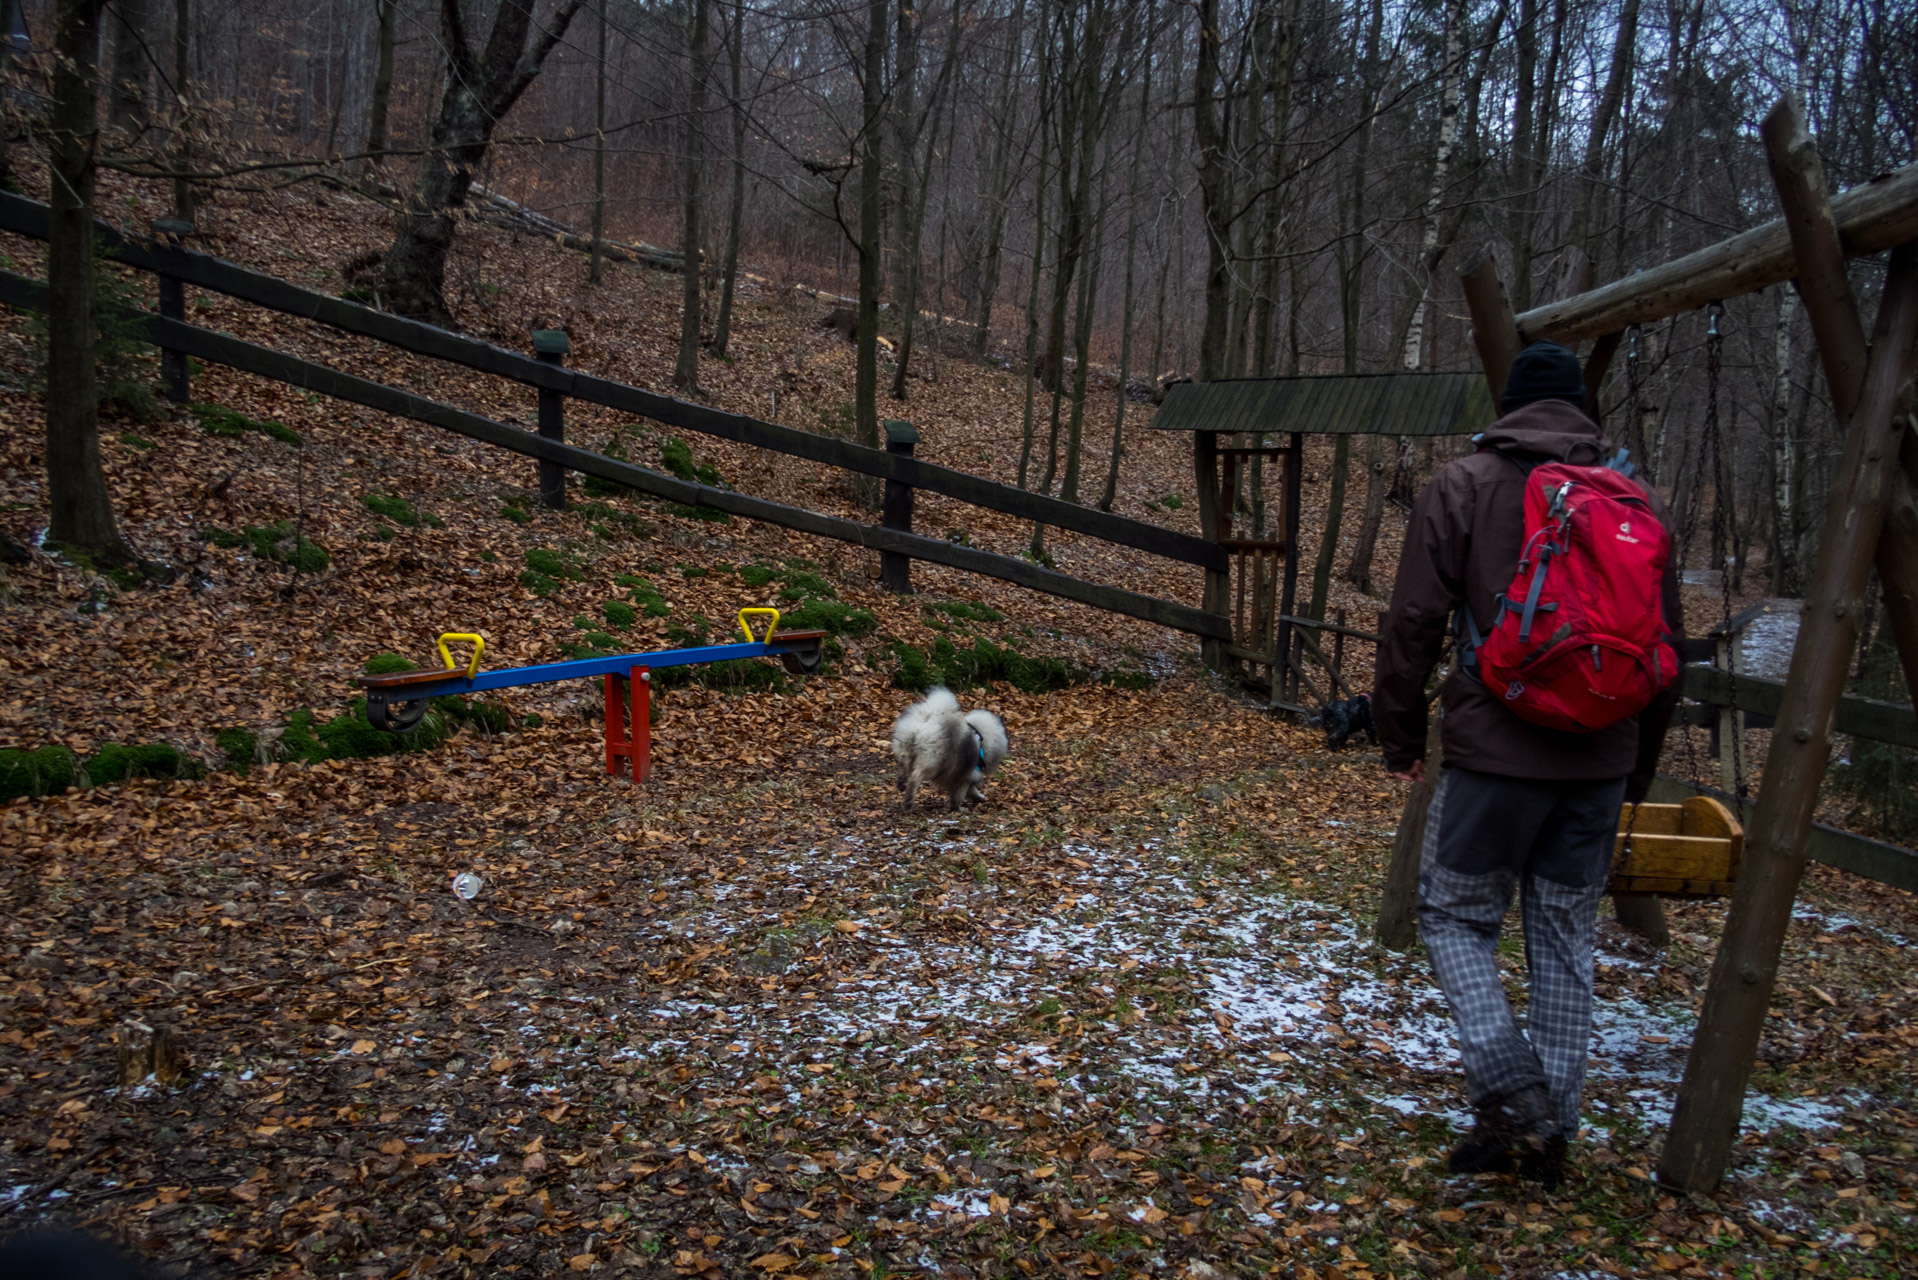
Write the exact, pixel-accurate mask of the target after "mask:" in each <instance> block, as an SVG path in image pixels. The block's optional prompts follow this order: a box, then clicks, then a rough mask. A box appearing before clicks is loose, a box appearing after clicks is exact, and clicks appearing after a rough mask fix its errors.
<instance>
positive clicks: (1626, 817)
mask: <svg viewBox="0 0 1918 1280" xmlns="http://www.w3.org/2000/svg"><path fill="white" fill-rule="evenodd" d="M1744 853H1745V829H1744V827H1742V826H1741V825H1739V822H1738V819H1737V818H1734V817H1733V816H1732V814H1731V810H1729V809H1727V808H1726V807H1725V806H1724V805H1722V804H1720V803H1719V802H1718V801H1716V800H1714V799H1712V798H1711V797H1710V796H1692V797H1690V798H1689V799H1687V800H1686V801H1685V802H1684V803H1683V804H1641V805H1629V804H1628V805H1626V806H1625V808H1624V810H1623V811H1622V812H1621V813H1620V814H1619V816H1618V844H1617V853H1616V855H1615V858H1614V861H1613V863H1612V878H1611V883H1610V884H1609V885H1608V886H1607V888H1608V890H1609V891H1610V892H1611V893H1612V894H1613V895H1615V896H1616V895H1622V896H1625V897H1632V896H1644V895H1647V894H1657V895H1658V896H1659V897H1661V898H1723V897H1728V896H1729V895H1730V894H1731V891H1732V882H1733V881H1734V880H1736V879H1737V878H1738V863H1739V860H1740V859H1741V858H1742V857H1743V856H1744Z"/></svg>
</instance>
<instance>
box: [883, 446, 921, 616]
mask: <svg viewBox="0 0 1918 1280" xmlns="http://www.w3.org/2000/svg"><path fill="white" fill-rule="evenodd" d="M885 427H886V452H887V453H896V454H899V455H900V456H901V457H906V458H910V457H911V456H912V449H913V446H914V445H916V444H918V443H919V433H918V432H917V431H915V430H914V429H913V426H912V424H911V423H910V422H901V421H899V420H898V419H889V420H887V422H886V424H885ZM879 523H881V524H882V525H884V526H885V527H886V528H888V529H897V530H899V531H900V532H902V533H911V532H912V486H911V485H909V484H900V483H899V482H898V481H897V480H888V481H886V489H885V497H884V498H883V500H882V501H881V503H880V518H879ZM879 581H880V582H881V583H882V584H883V585H884V586H885V588H886V590H888V591H894V592H897V593H898V594H900V595H902V596H909V595H911V594H912V557H911V556H908V555H906V554H904V553H903V552H898V551H881V552H880V553H879Z"/></svg>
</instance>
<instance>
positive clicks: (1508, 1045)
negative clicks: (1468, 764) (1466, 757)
mask: <svg viewBox="0 0 1918 1280" xmlns="http://www.w3.org/2000/svg"><path fill="white" fill-rule="evenodd" d="M1624 794H1625V782H1624V779H1622V778H1618V779H1607V780H1603V781H1597V782H1551V781H1545V780H1542V779H1536V778H1511V777H1506V776H1504V775H1501V774H1491V773H1479V772H1477V771H1475V770H1471V769H1461V768H1457V767H1450V768H1447V769H1446V770H1445V772H1444V774H1443V775H1442V776H1441V777H1440V779H1439V784H1438V789H1437V791H1436V792H1435V793H1434V794H1433V796H1432V807H1431V811H1430V813H1429V814H1428V815H1427V817H1426V826H1425V847H1424V849H1423V850H1422V851H1421V858H1420V862H1421V866H1420V873H1419V936H1420V937H1421V938H1423V939H1424V941H1425V948H1426V951H1427V952H1428V953H1430V955H1431V957H1432V969H1433V971H1434V972H1435V973H1436V974H1437V975H1438V980H1439V986H1440V987H1441V988H1443V989H1444V991H1445V999H1446V1002H1447V1003H1448V1004H1450V1005H1451V1007H1452V1016H1453V1018H1454V1019H1456V1020H1457V1022H1458V1039H1459V1051H1460V1054H1461V1055H1462V1056H1463V1058H1464V1059H1465V1085H1466V1089H1467V1091H1468V1092H1469V1093H1470V1095H1471V1099H1472V1104H1473V1106H1475V1107H1482V1106H1484V1105H1485V1104H1486V1103H1488V1102H1490V1101H1492V1100H1493V1099H1495V1098H1497V1097H1499V1096H1500V1095H1502V1094H1507V1093H1511V1092H1513V1091H1514V1090H1517V1089H1522V1088H1524V1087H1526V1086H1527V1085H1534V1084H1543V1085H1544V1086H1545V1087H1546V1090H1547V1091H1548V1092H1549V1093H1550V1095H1551V1099H1552V1104H1553V1106H1554V1107H1555V1108H1556V1110H1557V1113H1558V1121H1559V1124H1560V1126H1561V1127H1562V1128H1563V1129H1564V1131H1565V1132H1566V1133H1567V1134H1568V1135H1570V1134H1575V1133H1577V1132H1578V1116H1579V1096H1580V1093H1581V1091H1582V1090H1583V1088H1584V1085H1585V1059H1586V1054H1587V1053H1588V1052H1589V1051H1590V1046H1591V1036H1592V937H1593V934H1594V933H1595V932H1596V930H1597V927H1598V902H1599V899H1600V898H1601V897H1602V896H1603V895H1604V892H1605V881H1606V878H1607V876H1608V875H1609V874H1610V871H1611V865H1612V849H1613V845H1614V841H1615V837H1616V835H1617V832H1618V810H1619V805H1620V803H1621V802H1622V801H1623V799H1624ZM1514 887H1516V888H1518V890H1519V895H1520V896H1519V909H1520V912H1521V914H1522V917H1523V920H1524V926H1525V963H1526V969H1527V972H1528V978H1529V986H1530V996H1531V1000H1530V1006H1529V1008H1528V1009H1527V1011H1526V1017H1525V1029H1524V1031H1520V1029H1519V1026H1518V1021H1517V1019H1516V1018H1515V1017H1514V1016H1513V1014H1512V1006H1511V1004H1510V1002H1508V1001H1507V1000H1506V998H1505V988H1504V987H1503V986H1502V985H1501V984H1500V982H1499V976H1498V960H1497V948H1498V939H1499V932H1500V929H1501V928H1502V926H1503V924H1504V921H1505V914H1506V912H1507V911H1508V910H1509V909H1510V907H1511V905H1512V890H1513V889H1514Z"/></svg>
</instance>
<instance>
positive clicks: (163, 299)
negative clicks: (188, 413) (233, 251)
mask: <svg viewBox="0 0 1918 1280" xmlns="http://www.w3.org/2000/svg"><path fill="white" fill-rule="evenodd" d="M153 229H154V231H156V232H158V233H159V234H160V235H163V236H166V237H167V238H168V239H170V240H171V241H172V242H173V243H174V244H175V245H181V244H183V243H184V242H185V240H186V238H187V237H188V236H190V235H192V234H193V224H192V223H191V222H187V221H185V220H183V219H180V218H155V219H154V220H153ZM160 314H161V315H162V316H163V317H165V318H166V319H168V320H178V321H181V322H182V323H184V322H185V320H186V283H185V282H184V281H182V280H181V279H180V278H179V277H177V276H169V275H162V276H161V277H160ZM160 381H161V383H162V384H163V385H164V386H165V387H166V398H167V399H168V400H171V401H172V402H173V403H174V404H186V403H187V402H188V401H190V400H191V399H192V398H193V385H192V366H191V364H190V363H189V362H188V360H187V354H186V352H184V351H175V350H173V349H171V348H169V347H161V348H160Z"/></svg>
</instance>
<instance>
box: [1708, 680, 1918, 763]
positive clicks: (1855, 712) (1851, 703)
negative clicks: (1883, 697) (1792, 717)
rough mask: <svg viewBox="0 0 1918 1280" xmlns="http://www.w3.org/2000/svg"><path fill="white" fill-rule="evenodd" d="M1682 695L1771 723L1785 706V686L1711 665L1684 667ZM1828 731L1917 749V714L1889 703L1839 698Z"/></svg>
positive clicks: (1907, 708) (1870, 699) (1867, 699)
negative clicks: (1732, 709)
mask: <svg viewBox="0 0 1918 1280" xmlns="http://www.w3.org/2000/svg"><path fill="white" fill-rule="evenodd" d="M1684 690H1685V696H1686V697H1687V698H1690V699H1691V700H1692V701H1694V702H1703V703H1706V704H1707V705H1709V706H1713V707H1729V706H1732V705H1733V704H1734V703H1736V705H1737V709H1738V710H1739V711H1740V712H1744V713H1747V714H1751V715H1756V716H1759V717H1762V718H1764V719H1767V720H1772V721H1776V720H1777V718H1778V715H1779V711H1780V709H1781V708H1782V707H1783V706H1784V705H1785V684H1784V682H1783V681H1781V680H1761V679H1759V678H1758V677H1757V676H1744V675H1732V674H1731V673H1729V672H1726V671H1721V670H1719V669H1718V668H1716V667H1706V666H1697V665H1694V666H1688V667H1686V668H1685V676H1684ZM1832 729H1833V731H1834V732H1836V733H1842V734H1844V735H1845V736H1846V737H1848V738H1865V739H1867V740H1869V741H1872V742H1888V743H1890V744H1892V745H1893V746H1898V747H1909V748H1911V749H1913V750H1918V713H1915V712H1913V710H1912V709H1911V708H1910V707H1901V706H1899V705H1898V704H1897V703H1895V702H1879V701H1877V700H1875V699H1872V698H1849V697H1847V698H1840V699H1839V700H1838V706H1837V708H1836V710H1835V712H1834V715H1833V718H1832Z"/></svg>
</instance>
